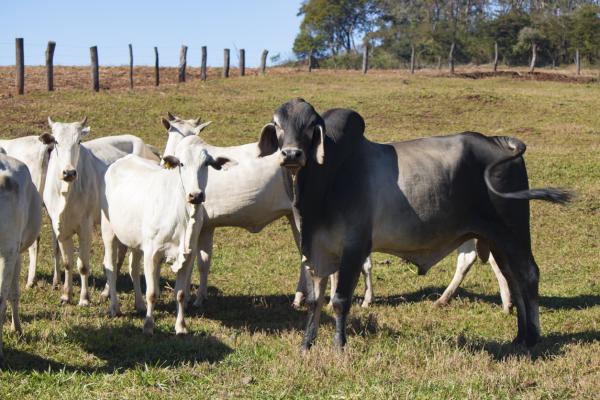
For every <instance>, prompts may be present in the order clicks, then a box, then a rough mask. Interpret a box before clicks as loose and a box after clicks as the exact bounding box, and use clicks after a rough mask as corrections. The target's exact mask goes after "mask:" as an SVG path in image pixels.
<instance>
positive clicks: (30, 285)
mask: <svg viewBox="0 0 600 400" xmlns="http://www.w3.org/2000/svg"><path fill="white" fill-rule="evenodd" d="M34 285H35V281H27V284H26V285H25V289H31V288H32V287H33V286H34Z"/></svg>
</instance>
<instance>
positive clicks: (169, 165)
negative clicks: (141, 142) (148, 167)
mask: <svg viewBox="0 0 600 400" xmlns="http://www.w3.org/2000/svg"><path fill="white" fill-rule="evenodd" d="M162 166H163V168H165V169H173V168H177V167H180V166H181V161H179V158H177V157H175V156H166V157H163V159H162Z"/></svg>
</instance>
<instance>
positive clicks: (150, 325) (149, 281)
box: [143, 248, 160, 335]
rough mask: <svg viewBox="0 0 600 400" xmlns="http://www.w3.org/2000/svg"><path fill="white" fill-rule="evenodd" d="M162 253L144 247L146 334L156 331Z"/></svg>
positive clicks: (144, 330)
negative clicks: (155, 322) (156, 309)
mask: <svg viewBox="0 0 600 400" xmlns="http://www.w3.org/2000/svg"><path fill="white" fill-rule="evenodd" d="M159 267H160V254H155V252H154V249H152V248H146V249H144V277H145V278H146V319H145V321H144V328H143V332H144V334H145V335H152V334H153V333H154V317H153V316H152V313H153V312H154V306H155V305H156V302H157V301H158V296H159V278H160V269H159Z"/></svg>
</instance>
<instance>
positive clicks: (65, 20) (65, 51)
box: [0, 0, 301, 67]
mask: <svg viewBox="0 0 600 400" xmlns="http://www.w3.org/2000/svg"><path fill="white" fill-rule="evenodd" d="M300 4H301V0H221V1H209V0H198V1H190V0H179V1H164V0H162V1H156V0H148V1H140V0H135V1H127V0H120V1H119V0H100V1H89V0H79V1H65V0H54V1H52V0H49V1H45V0H38V1H32V0H5V1H2V5H1V6H0V65H11V64H14V62H15V48H14V43H15V38H16V37H23V38H24V41H25V63H26V64H27V65H43V64H44V62H45V61H44V51H45V49H46V45H47V43H48V41H49V40H54V41H55V42H56V51H55V55H54V63H55V64H57V65H88V64H89V47H90V46H93V45H97V46H98V58H99V60H100V64H101V65H125V64H128V63H129V50H128V47H127V45H128V44H129V43H131V44H132V45H133V53H134V63H135V64H136V65H153V64H154V46H157V47H158V50H159V55H160V63H161V65H177V63H178V60H179V48H180V46H181V45H182V44H185V45H187V46H188V47H189V48H188V65H191V66H198V65H199V64H200V48H201V46H203V45H205V46H208V64H209V65H210V66H222V65H223V49H224V48H230V49H231V62H232V64H233V65H237V62H238V55H237V51H236V49H240V48H244V49H246V65H247V66H250V67H252V66H256V65H257V64H258V62H259V58H260V53H261V52H262V50H263V48H266V49H268V50H269V56H272V55H275V54H280V55H281V58H282V59H285V58H290V57H292V56H293V52H292V45H293V43H294V38H295V36H296V34H297V32H298V28H299V26H300V21H301V19H300V18H299V17H297V16H296V14H297V13H298V9H299V8H300Z"/></svg>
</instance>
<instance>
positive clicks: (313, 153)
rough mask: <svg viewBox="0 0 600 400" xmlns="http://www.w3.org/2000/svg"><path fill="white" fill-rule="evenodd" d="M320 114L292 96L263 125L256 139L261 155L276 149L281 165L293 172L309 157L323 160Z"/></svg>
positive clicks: (322, 135) (322, 130)
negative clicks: (271, 120) (270, 120)
mask: <svg viewBox="0 0 600 400" xmlns="http://www.w3.org/2000/svg"><path fill="white" fill-rule="evenodd" d="M324 138H325V126H324V123H323V118H321V116H320V115H319V114H318V113H317V112H316V111H315V109H314V108H313V106H311V105H310V104H309V103H307V102H306V101H304V100H303V99H293V100H290V101H288V102H287V103H285V104H283V105H282V106H281V107H279V108H278V109H277V110H276V111H275V114H274V115H273V122H271V123H269V124H267V125H265V126H264V128H263V130H262V132H261V137H260V140H259V142H258V146H259V150H260V156H261V157H263V156H266V155H269V154H272V153H274V152H276V151H278V150H279V152H280V153H279V155H280V158H281V166H283V167H285V168H287V169H288V170H289V171H291V172H292V173H295V172H297V171H298V170H299V169H300V168H302V167H304V165H306V162H307V159H308V157H312V158H313V159H314V160H315V161H316V162H317V163H318V164H323V162H324V148H323V142H324Z"/></svg>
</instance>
